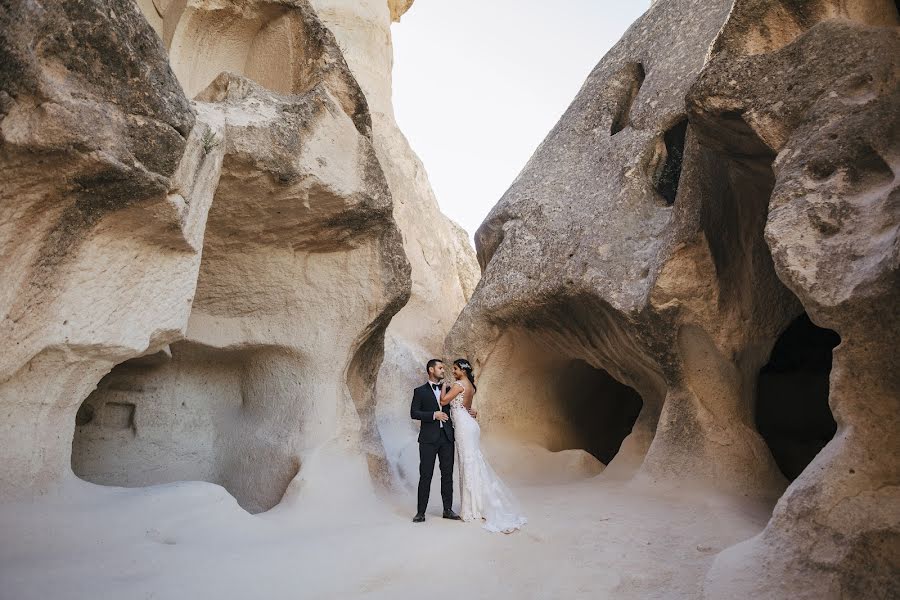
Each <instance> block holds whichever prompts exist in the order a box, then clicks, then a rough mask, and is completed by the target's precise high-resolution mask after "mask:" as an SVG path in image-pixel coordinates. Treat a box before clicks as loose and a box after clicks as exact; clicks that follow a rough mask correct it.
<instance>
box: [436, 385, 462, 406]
mask: <svg viewBox="0 0 900 600" xmlns="http://www.w3.org/2000/svg"><path fill="white" fill-rule="evenodd" d="M456 386H459V387H461V388H463V389H465V386H464V385H463V384H461V383H460V382H458V381H454V382H453V385H450V386H448V387H445V388H444V393H443V394H441V400H440V402H441V406H447V405H448V404H450V401H451V400H453V399H454V398H456V397H457V396H459V390H457V389H455V388H456Z"/></svg>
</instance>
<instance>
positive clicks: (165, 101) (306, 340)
mask: <svg viewBox="0 0 900 600" xmlns="http://www.w3.org/2000/svg"><path fill="white" fill-rule="evenodd" d="M410 4H411V2H390V3H388V2H372V3H369V4H365V5H363V4H355V5H354V6H350V5H347V4H345V3H339V2H335V3H328V2H316V3H315V4H314V5H313V4H310V3H309V2H307V1H306V0H283V1H282V0H277V1H258V2H256V1H253V2H251V1H246V2H245V1H238V0H235V1H233V2H218V1H212V0H189V1H188V2H164V1H159V0H152V1H151V0H144V1H142V2H138V3H137V4H135V3H133V2H132V1H131V0H84V1H79V2H71V3H61V4H60V5H59V6H51V7H48V6H44V5H42V4H38V3H35V2H30V1H22V2H14V3H12V4H11V5H7V6H5V7H3V8H2V9H0V11H2V12H0V22H2V25H3V37H2V39H0V58H2V65H3V67H2V69H0V106H2V111H0V119H2V122H0V132H2V138H0V165H2V167H0V168H2V170H3V173H4V179H5V181H6V182H7V185H5V186H4V188H3V190H2V201H3V204H2V210H3V218H2V221H0V222H2V230H0V239H2V248H3V250H2V257H3V258H2V268H3V279H4V281H5V282H9V283H10V285H6V286H4V295H3V298H2V300H3V313H4V320H3V325H2V327H3V332H4V340H7V342H8V346H9V348H10V351H9V352H7V353H6V354H5V356H4V359H3V362H2V369H0V381H2V384H0V389H2V392H0V403H2V407H3V409H4V414H5V415H6V418H5V419H4V423H3V425H2V428H0V431H2V432H3V434H2V438H0V442H2V445H3V447H4V448H5V450H4V451H3V452H4V454H3V456H4V459H5V460H4V461H3V462H4V466H3V467H2V469H0V478H2V482H3V486H2V495H3V497H4V498H19V497H29V496H31V495H34V494H38V493H45V492H48V491H53V490H56V489H59V486H60V485H63V484H64V483H65V481H67V480H69V479H71V475H72V469H74V471H75V473H76V474H77V475H79V476H80V477H83V478H85V479H87V480H89V481H93V482H97V483H101V484H106V485H123V486H145V485H150V484H156V483H163V482H170V481H178V480H202V481H209V482H213V483H218V484H221V485H223V486H224V487H225V488H226V489H227V490H228V491H229V492H230V493H231V494H232V495H234V496H235V498H236V499H237V500H238V501H239V502H240V504H241V505H242V506H243V507H244V508H246V509H248V510H250V511H252V512H257V511H261V510H267V509H269V508H271V507H273V506H274V505H276V504H277V503H278V502H279V500H280V499H281V497H282V495H283V494H284V492H285V490H286V488H287V487H288V485H289V484H290V482H291V481H292V480H293V479H294V478H295V476H296V475H297V474H298V472H303V470H304V469H307V468H308V469H309V470H310V471H311V472H314V471H315V468H316V467H315V464H314V463H315V461H316V460H326V459H325V458H322V455H323V453H325V454H329V453H333V452H338V453H344V454H346V456H347V460H349V461H351V462H352V461H355V460H359V459H361V458H362V459H363V462H362V464H363V465H364V468H365V465H367V467H368V471H369V473H370V475H371V476H372V477H373V478H375V479H377V480H379V481H381V482H383V483H384V482H387V481H388V477H389V468H388V463H387V461H386V453H385V444H384V442H383V441H382V437H381V433H380V432H379V427H378V425H377V423H376V416H375V415H376V408H377V406H376V401H377V400H383V401H384V402H386V403H390V402H397V401H403V402H405V395H406V394H405V391H404V393H403V394H401V395H400V396H397V397H395V395H396V391H394V390H391V389H390V387H382V388H379V389H380V390H383V391H382V392H381V393H380V397H379V398H376V395H375V392H376V380H377V378H378V372H379V369H380V368H381V365H382V359H383V357H384V348H385V331H386V329H387V327H388V325H389V323H390V322H391V319H392V317H393V316H394V315H395V314H396V313H397V311H398V310H400V309H401V308H402V307H403V306H404V305H405V304H406V303H407V301H408V300H409V299H410V297H411V298H412V302H411V304H410V306H409V308H408V309H406V310H407V313H409V314H410V316H409V317H407V319H408V320H413V321H419V325H422V321H423V320H424V321H425V328H424V329H421V328H414V327H412V326H407V328H406V329H403V328H401V327H399V326H395V327H394V331H393V333H392V334H391V335H390V341H389V342H388V344H387V345H388V348H389V359H390V360H389V361H388V365H389V367H386V368H385V370H384V375H383V377H384V378H386V379H390V378H391V377H393V380H392V381H389V382H388V384H389V386H392V385H399V386H401V387H402V388H404V389H405V388H407V387H410V384H411V383H412V382H411V381H407V380H406V379H404V378H405V377H407V376H408V373H409V368H410V367H408V366H406V365H404V366H403V368H402V369H400V370H397V372H396V373H395V368H394V367H396V366H397V365H398V364H400V363H401V362H402V361H403V360H406V359H407V358H409V356H408V355H409V354H410V353H413V354H415V356H414V359H415V360H417V361H419V362H422V361H423V360H424V359H423V356H426V355H431V354H433V353H435V352H437V351H439V350H440V346H441V341H442V340H443V337H444V335H446V333H447V331H448V329H449V327H450V325H451V324H452V322H453V319H454V318H455V316H456V314H457V313H458V311H459V310H460V309H461V307H462V306H463V304H464V303H465V300H466V298H467V295H468V293H469V292H470V291H471V289H472V288H473V287H474V280H473V278H474V277H475V275H474V273H475V267H474V264H475V262H474V255H473V253H472V252H471V250H469V249H468V246H467V244H466V243H465V234H464V233H463V232H462V231H461V230H459V229H458V228H457V227H456V226H455V225H453V224H452V223H451V222H450V221H448V220H447V219H446V218H445V217H443V216H442V215H441V214H440V212H439V211H438V209H437V204H436V202H435V200H434V197H433V194H431V191H430V188H429V187H428V183H427V179H426V178H425V175H424V171H423V170H422V168H421V164H420V163H419V162H418V160H417V159H416V158H415V155H414V154H413V153H412V151H411V150H410V148H409V146H408V145H407V144H406V142H405V140H404V139H403V137H402V134H400V132H399V130H398V129H397V126H396V123H395V122H394V121H393V116H392V109H391V105H390V66H391V48H390V42H389V39H390V38H389V32H388V27H389V25H390V22H391V20H392V19H398V18H399V17H400V15H401V14H402V13H403V12H404V11H405V10H406V9H407V8H409V5H410ZM332 5H333V6H332ZM355 11H359V12H358V13H357V12H355ZM142 13H143V14H142ZM323 17H324V18H323ZM327 19H332V21H333V22H326V21H327ZM341 19H350V20H353V21H352V23H350V22H349V21H345V23H347V24H351V25H352V27H350V28H346V29H342V28H341ZM360 22H362V23H364V24H366V26H365V27H362V28H361V27H359V24H360ZM329 26H330V28H329ZM333 32H335V33H337V34H338V37H337V39H336V38H335V34H334V33H333ZM370 34H374V35H372V37H371V39H370V38H369V37H367V36H369V35H370ZM341 36H343V38H342V37H341ZM348 36H358V37H359V39H349V37H348ZM342 40H343V41H344V42H346V44H345V46H344V49H345V50H346V49H347V48H348V47H349V48H352V51H351V52H347V53H346V54H345V52H344V51H342V49H341V43H342ZM373 59H374V60H373ZM366 61H368V62H366ZM348 62H349V63H350V66H348ZM7 174H8V175H7ZM398 224H399V225H400V228H399V229H398ZM434 228H437V229H439V230H440V233H438V234H437V235H434V234H433V229H434ZM401 231H402V235H401ZM460 240H462V241H460ZM408 255H410V256H413V260H412V264H413V265H414V267H415V268H414V270H413V271H412V280H411V272H410V262H409V261H408V260H407V256H408ZM201 256H202V258H201ZM447 256H450V257H456V258H455V259H453V260H455V262H456V263H458V265H459V266H458V267H455V268H452V269H450V270H446V269H444V270H442V271H441V272H436V273H434V274H431V273H428V272H427V266H426V265H425V263H424V262H423V261H425V260H429V259H430V260H432V261H433V263H434V264H435V265H437V264H438V261H439V259H440V260H443V259H445V257H447ZM448 273H449V274H451V275H453V277H454V278H451V279H448V278H447V277H445V276H446V275H447V274H448ZM411 281H412V283H414V284H415V287H414V288H413V290H412V296H411ZM423 331H425V333H423ZM417 378H418V377H416V379H417ZM95 387H96V390H95V389H94V388H95ZM92 390H93V391H92ZM76 413H77V414H76ZM404 414H405V411H401V413H400V415H399V417H401V418H402V419H404V421H403V422H402V426H403V427H405V430H406V431H407V432H408V431H410V430H411V426H410V424H409V423H407V422H405V417H404ZM394 419H395V420H397V421H398V422H400V421H399V420H398V419H397V417H394ZM407 437H409V435H408V434H407ZM407 442H408V440H402V441H401V443H404V444H405V443H407Z"/></svg>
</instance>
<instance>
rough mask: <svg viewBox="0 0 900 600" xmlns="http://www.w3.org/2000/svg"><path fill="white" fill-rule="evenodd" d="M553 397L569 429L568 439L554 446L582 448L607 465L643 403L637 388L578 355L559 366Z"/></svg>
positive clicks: (559, 448)
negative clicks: (629, 385)
mask: <svg viewBox="0 0 900 600" xmlns="http://www.w3.org/2000/svg"><path fill="white" fill-rule="evenodd" d="M550 399H551V400H552V401H555V402H556V403H557V406H558V408H559V410H560V416H561V417H562V418H563V420H564V422H565V423H566V424H567V425H568V429H569V437H568V439H565V440H560V447H556V448H550V449H551V450H563V449H566V448H565V447H563V446H566V447H571V448H581V449H583V450H586V451H587V452H589V453H590V454H591V455H593V456H594V457H596V458H597V459H598V460H599V461H600V462H602V463H603V464H605V465H608V464H609V463H610V462H611V461H612V459H613V458H614V457H615V456H616V454H617V453H618V452H619V448H620V447H621V446H622V442H623V441H624V440H625V438H626V437H628V434H630V433H631V430H632V428H633V427H634V423H635V421H636V420H637V418H638V415H639V414H640V412H641V408H642V407H643V401H642V400H641V396H640V394H638V393H637V392H636V391H635V390H633V389H632V388H630V387H628V386H627V385H625V384H623V383H620V382H618V381H617V380H616V379H615V378H613V377H612V375H610V374H609V373H607V372H606V371H604V370H603V369H596V368H594V367H592V366H590V365H589V364H587V363H586V362H584V361H583V360H578V359H576V360H570V361H567V362H566V363H565V364H563V365H561V366H560V367H559V369H558V371H557V377H556V380H555V381H554V382H553V383H552V389H551V396H550Z"/></svg>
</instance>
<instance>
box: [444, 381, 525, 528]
mask: <svg viewBox="0 0 900 600" xmlns="http://www.w3.org/2000/svg"><path fill="white" fill-rule="evenodd" d="M454 385H458V386H460V387H462V385H463V384H461V383H459V382H456V383H454ZM450 415H451V417H452V418H453V431H454V436H455V438H456V456H457V465H459V489H460V493H461V496H462V507H461V509H460V517H462V520H463V521H475V520H478V519H484V525H483V527H484V528H485V529H487V530H488V531H494V532H503V533H511V532H513V531H515V530H516V529H519V528H520V527H522V525H524V524H525V523H526V521H527V519H525V517H524V516H523V515H522V514H521V512H520V511H519V507H518V504H517V502H516V500H515V498H514V497H513V495H512V492H510V491H509V488H508V487H506V484H504V483H503V481H501V480H500V478H499V477H498V476H497V474H496V473H494V470H493V469H492V468H491V466H490V465H489V464H488V463H487V461H486V460H485V459H484V456H483V455H482V454H481V427H480V426H479V425H478V423H477V422H476V421H475V419H473V418H472V415H470V414H469V411H467V410H466V407H465V406H464V405H463V393H462V392H460V393H459V395H458V396H456V398H454V399H453V400H451V401H450Z"/></svg>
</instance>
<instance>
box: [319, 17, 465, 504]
mask: <svg viewBox="0 0 900 600" xmlns="http://www.w3.org/2000/svg"><path fill="white" fill-rule="evenodd" d="M312 4H313V6H315V7H316V11H317V12H318V14H319V15H320V16H321V18H322V20H323V21H324V22H325V23H326V24H327V25H328V27H329V28H330V29H331V31H333V32H334V35H335V37H336V38H337V40H338V42H339V44H340V45H341V47H342V48H344V50H345V54H344V55H345V57H346V58H347V63H348V65H349V66H350V69H351V71H352V72H353V74H354V75H355V77H356V79H357V81H359V83H360V86H361V87H362V89H363V91H364V92H365V96H366V99H367V100H368V103H369V107H370V109H371V114H372V138H373V144H374V147H375V151H376V153H377V155H378V159H379V161H380V163H381V165H382V167H383V168H384V174H385V177H386V179H387V183H388V186H389V188H390V190H391V195H392V196H393V198H394V218H395V219H396V220H397V224H398V226H399V227H400V231H401V232H402V233H403V244H404V249H405V250H406V255H407V257H409V261H410V265H411V267H412V294H411V296H410V299H409V302H407V304H406V305H405V306H404V307H403V308H402V309H401V310H400V312H399V313H397V315H396V316H394V318H393V319H392V320H391V323H390V325H389V326H388V329H387V334H386V342H385V357H384V362H383V364H382V366H381V369H380V371H379V373H378V384H377V394H376V396H377V419H378V426H379V429H380V431H381V437H382V439H383V441H384V444H385V450H386V452H387V455H388V459H389V461H390V463H391V466H392V474H393V477H394V480H395V481H397V480H399V481H402V482H403V483H405V484H406V486H407V488H408V489H413V487H414V486H415V485H416V483H417V477H418V446H417V444H416V436H417V435H418V428H417V426H416V425H415V424H414V423H413V422H411V421H410V420H409V419H408V418H407V417H408V414H409V401H410V398H411V397H412V389H413V388H414V387H416V386H418V385H421V383H422V381H424V378H425V373H424V365H425V362H426V361H427V360H428V359H429V358H433V357H436V356H437V357H440V356H441V353H442V351H443V342H444V338H445V337H446V335H447V333H448V332H449V330H450V327H451V326H452V325H453V323H454V321H455V319H456V316H457V315H459V312H460V311H461V310H462V308H463V306H464V305H465V303H466V301H467V300H468V298H469V297H470V296H471V295H472V291H473V290H474V288H475V284H476V282H477V280H478V265H477V262H476V260H475V256H474V253H473V251H472V248H471V246H470V245H469V241H468V237H467V235H466V233H465V231H463V230H462V228H460V227H459V226H458V225H456V224H455V223H453V222H452V221H450V220H449V219H448V218H447V217H445V216H444V215H443V214H441V212H440V210H439V208H438V204H437V200H436V199H435V196H434V192H433V191H432V190H431V185H430V184H429V182H428V177H427V174H426V172H425V168H424V167H423V165H422V163H421V161H420V160H419V158H418V157H417V156H416V155H415V153H414V152H413V150H412V148H410V146H409V143H408V142H407V141H406V138H405V137H404V136H403V133H402V132H401V131H400V128H399V127H398V126H397V122H396V120H395V118H394V109H393V105H392V104H391V67H392V65H393V52H392V47H391V34H390V25H391V21H392V20H397V19H399V17H400V15H402V13H403V12H405V11H406V10H407V9H408V8H409V7H410V6H411V5H412V2H411V0H400V1H396V2H395V1H391V2H389V3H385V2H384V1H383V0H361V1H354V2H346V1H339V0H313V2H312ZM447 358H448V359H449V358H450V357H447Z"/></svg>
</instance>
